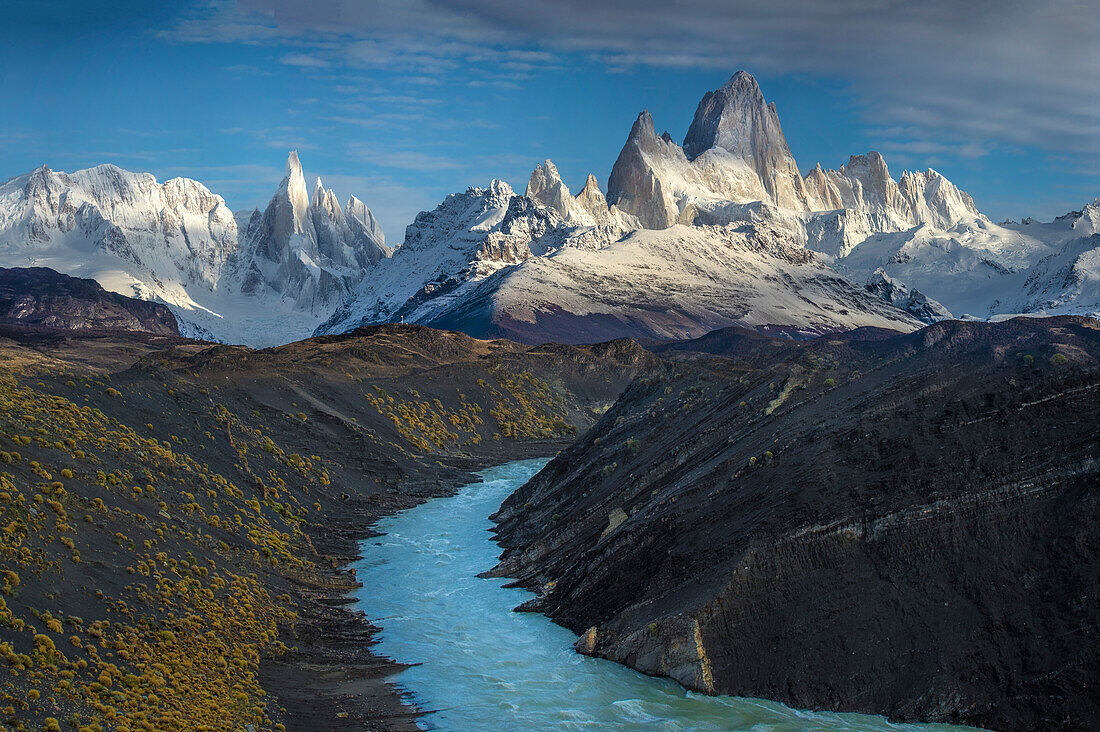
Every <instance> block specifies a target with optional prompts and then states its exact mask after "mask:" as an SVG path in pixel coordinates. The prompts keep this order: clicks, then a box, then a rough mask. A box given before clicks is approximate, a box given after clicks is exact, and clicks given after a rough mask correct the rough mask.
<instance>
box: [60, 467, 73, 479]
mask: <svg viewBox="0 0 1100 732" xmlns="http://www.w3.org/2000/svg"><path fill="white" fill-rule="evenodd" d="M61 477H62V478H66V479H68V478H71V477H73V471H71V470H69V469H68V468H62V469H61Z"/></svg>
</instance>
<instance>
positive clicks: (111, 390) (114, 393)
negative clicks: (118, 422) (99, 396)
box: [103, 386, 122, 397]
mask: <svg viewBox="0 0 1100 732" xmlns="http://www.w3.org/2000/svg"><path fill="white" fill-rule="evenodd" d="M103 393H104V394H106V395H107V396H109V397H120V396H122V392H121V391H119V390H118V389H116V388H114V387H113V386H111V387H108V388H107V391H105V392H103Z"/></svg>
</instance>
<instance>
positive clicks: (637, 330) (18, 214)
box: [0, 71, 1100, 346]
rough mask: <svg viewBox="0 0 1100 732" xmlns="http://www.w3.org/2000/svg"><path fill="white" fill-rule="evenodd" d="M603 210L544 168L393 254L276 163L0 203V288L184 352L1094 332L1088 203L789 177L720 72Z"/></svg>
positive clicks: (32, 181) (615, 185)
mask: <svg viewBox="0 0 1100 732" xmlns="http://www.w3.org/2000/svg"><path fill="white" fill-rule="evenodd" d="M606 191H607V193H606V196H605V194H604V193H603V192H602V191H601V190H600V187H599V185H598V182H597V179H596V177H595V176H594V175H589V176H588V178H587V180H586V182H585V184H584V186H583V187H582V189H581V190H580V192H579V193H577V194H576V195H573V194H572V192H571V191H570V189H569V187H568V186H566V184H565V183H564V181H563V180H562V179H561V177H560V175H559V174H558V171H557V168H556V167H555V166H554V164H553V163H552V162H551V161H550V160H547V161H545V162H543V163H541V164H539V165H538V166H536V168H535V169H534V171H533V172H532V174H531V177H530V181H529V182H528V185H527V188H526V191H525V193H524V195H522V196H521V195H518V194H517V193H516V192H515V191H514V190H513V189H512V188H511V186H509V185H508V184H507V183H505V182H503V181H499V180H495V181H493V182H492V183H491V184H490V185H488V186H486V187H484V188H481V187H472V188H469V189H468V190H467V191H465V192H464V193H457V194H453V195H450V196H448V197H447V198H446V200H444V201H443V202H442V203H441V204H440V205H439V206H438V207H437V208H436V209H435V210H433V211H426V212H422V213H421V214H419V215H418V216H417V218H416V220H415V221H414V222H413V223H412V224H410V225H409V226H408V228H407V230H406V233H405V240H404V243H403V244H402V245H401V246H399V247H397V248H396V249H391V248H389V247H387V246H386V244H385V239H384V236H383V234H382V231H381V229H380V227H379V226H378V224H377V221H376V220H375V218H374V216H373V214H372V213H371V211H370V209H368V208H367V207H366V205H365V204H363V203H362V202H360V201H359V200H358V199H356V198H355V197H351V198H350V199H349V201H348V202H347V204H346V205H345V206H344V207H343V208H341V206H340V204H339V202H338V201H337V200H336V197H335V194H333V193H332V191H328V190H326V189H325V188H324V187H323V185H322V184H321V182H320V181H319V180H318V181H317V182H316V183H315V185H314V186H313V189H312V194H310V193H309V189H308V188H307V185H306V179H305V177H304V175H303V173H302V168H301V165H300V163H299V161H298V157H297V154H296V153H291V154H290V156H289V159H288V160H287V166H286V177H285V178H284V179H283V182H282V183H281V184H280V186H279V188H278V190H277V191H276V193H275V195H274V196H273V198H272V199H271V202H270V203H269V204H268V206H267V207H266V209H265V210H264V211H259V210H256V211H252V212H247V213H238V214H236V215H234V214H232V213H230V211H229V210H228V208H227V207H226V205H225V202H224V201H223V199H222V198H221V197H220V196H217V195H215V194H213V193H211V192H210V191H209V190H207V189H206V188H205V186H203V185H202V184H201V183H198V182H196V181H192V180H187V179H182V178H177V179H173V180H170V181H167V182H165V183H157V181H156V180H155V179H154V178H153V177H152V176H151V175H148V174H143V173H130V172H127V171H123V170H121V169H119V168H116V167H114V166H111V165H103V166H98V167H96V168H91V169H89V170H84V171H78V172H76V173H73V174H64V173H54V172H52V171H50V170H49V169H48V168H45V167H43V168H40V169H38V170H35V171H32V172H31V173H29V174H27V175H24V176H21V177H18V178H14V179H11V180H9V181H8V182H7V183H5V184H3V185H0V264H2V265H6V266H47V267H52V268H54V269H58V270H60V271H62V272H65V273H67V274H72V275H76V276H81V277H91V278H94V279H96V280H98V281H99V282H100V283H101V284H102V285H103V286H104V287H106V288H107V289H109V290H112V291H115V292H119V293H121V294H126V295H131V296H136V297H140V298H144V299H150V300H156V301H159V302H162V303H164V304H167V305H168V306H169V307H171V308H172V310H173V312H174V313H175V315H176V317H177V319H178V321H179V323H180V327H181V330H182V331H183V332H184V333H186V334H190V335H195V336H200V337H205V338H210V339H217V340H222V341H228V342H237V343H246V344H248V345H253V346H265V345H272V344H275V343H280V342H285V341H289V340H293V339H297V338H301V337H305V336H307V335H310V334H311V333H316V334H326V333H340V332H344V331H348V330H351V329H354V328H356V327H359V326H361V325H369V324H376V323H384V322H396V321H401V320H403V321H405V322H415V323H421V324H426V325H432V326H435V327H439V328H450V329H455V330H461V331H464V332H466V333H469V334H471V335H475V336H479V337H497V336H506V337H510V338H515V339H518V340H521V341H526V342H542V341H549V340H557V341H563V342H590V341H597V340H605V339H609V338H616V337H624V336H630V337H642V338H657V339H669V338H671V339H678V338H692V337H697V336H700V335H702V334H704V333H706V332H708V331H710V330H713V329H715V328H719V327H723V326H727V325H743V326H749V327H753V328H757V329H759V330H763V331H773V332H784V333H788V334H792V335H800V334H801V335H814V334H820V333H827V332H833V331H839V330H847V329H850V328H854V327H859V326H879V327H885V328H891V329H895V330H902V331H908V330H912V329H914V328H916V327H919V326H920V325H921V324H923V323H928V322H934V321H936V320H941V319H945V318H952V317H956V318H967V317H972V318H979V319H991V318H992V319H997V318H1001V317H1007V316H1009V315H1013V314H1019V313H1031V314H1040V315H1042V314H1079V315H1093V316H1095V315H1097V314H1098V313H1100V200H1098V201H1096V202H1094V203H1092V204H1089V205H1086V206H1084V207H1083V208H1082V209H1081V210H1080V211H1075V212H1071V213H1069V214H1067V215H1065V216H1062V217H1059V218H1058V219H1056V220H1055V221H1053V222H1050V223H1039V222H1035V221H1033V220H1030V219H1025V220H1023V221H1022V222H1019V223H1016V222H1012V221H1006V222H1003V223H1001V224H994V223H993V222H991V221H990V220H989V219H988V218H987V217H986V216H985V215H983V214H982V213H981V212H980V211H979V210H978V209H977V207H976V206H975V205H974V202H973V200H972V199H971V197H970V196H969V195H968V194H966V193H965V192H963V191H961V190H960V189H958V188H957V187H956V186H955V185H954V184H952V183H951V182H950V181H948V180H947V179H945V178H944V177H943V176H942V175H940V174H939V173H937V172H936V171H934V170H926V171H922V172H905V173H903V174H902V175H901V177H900V178H898V179H894V178H893V177H892V176H891V174H890V171H889V169H888V167H887V165H886V161H885V160H884V159H883V157H882V156H881V155H879V154H878V153H876V152H870V153H867V154H866V155H854V156H852V157H851V158H850V159H849V160H848V162H847V163H846V164H845V165H843V166H841V167H839V168H837V169H835V170H827V169H825V168H823V167H822V166H821V165H820V164H818V165H816V166H815V167H814V168H812V169H810V170H809V171H808V172H807V173H806V174H805V175H802V174H801V173H800V169H799V167H798V165H797V163H796V161H795V160H794V157H793V155H792V154H791V151H790V147H789V145H788V144H787V141H786V138H785V136H784V134H783V130H782V127H781V125H780V122H779V115H778V112H777V110H776V108H775V105H774V104H770V103H768V102H767V101H766V100H765V98H764V96H763V94H762V92H761V90H760V88H759V86H758V85H757V83H756V80H755V79H753V77H752V76H751V75H749V74H748V73H746V72H744V71H739V72H737V73H736V74H735V75H734V76H733V77H732V78H731V79H730V80H729V81H728V82H727V83H726V84H724V85H723V86H722V87H720V88H719V89H716V90H714V91H712V92H708V93H707V94H706V95H705V96H704V97H703V99H702V100H701V101H700V103H699V105H698V108H697V109H696V111H695V115H694V118H693V119H692V122H691V125H690V127H689V129H688V132H687V134H686V135H685V138H684V140H683V143H682V144H677V143H676V142H675V141H673V139H672V137H671V136H670V135H669V134H668V133H667V132H664V133H663V134H661V135H658V134H657V133H656V129H655V126H654V121H653V119H652V117H651V116H650V115H649V113H648V112H644V111H643V112H642V113H641V114H639V115H638V118H637V120H636V121H635V123H634V125H633V127H632V129H631V130H630V133H629V135H628V137H627V140H626V143H625V144H624V146H623V148H622V151H621V152H620V154H619V156H618V159H617V160H616V161H615V164H614V166H613V168H612V170H611V174H610V177H609V179H608V184H607V188H606Z"/></svg>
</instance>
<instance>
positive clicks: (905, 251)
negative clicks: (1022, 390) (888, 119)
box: [607, 71, 1100, 318]
mask: <svg viewBox="0 0 1100 732" xmlns="http://www.w3.org/2000/svg"><path fill="white" fill-rule="evenodd" d="M607 198H608V201H609V202H610V203H611V204H613V205H614V206H616V207H618V208H619V209H621V210H622V211H624V212H627V213H629V214H632V215H634V216H636V217H637V219H638V220H639V222H640V223H641V224H642V225H643V226H644V227H646V228H651V229H663V228H666V227H669V226H672V225H674V224H677V223H680V224H692V223H694V224H707V225H716V224H725V223H736V222H751V223H760V222H765V223H767V224H768V225H770V226H773V227H776V228H778V229H783V230H785V231H787V232H788V234H789V235H790V236H791V237H792V238H794V239H795V240H798V241H800V242H802V243H803V244H804V245H806V246H807V247H809V248H810V249H813V250H814V251H816V252H818V253H820V254H822V255H823V256H824V258H825V260H826V261H828V262H829V263H831V264H832V265H833V267H834V268H836V269H837V270H838V271H839V272H841V273H844V274H846V275H848V276H849V277H851V278H852V279H854V280H856V281H859V282H865V283H867V284H868V287H869V288H870V289H871V290H872V291H875V292H879V293H882V294H883V295H884V297H885V296H886V293H887V292H888V291H889V292H892V293H894V295H892V296H891V297H890V298H888V299H889V300H890V301H891V302H897V303H900V304H905V307H907V308H908V307H909V305H908V304H907V303H908V302H909V301H908V299H907V298H908V295H905V296H904V297H902V299H901V300H898V299H897V293H898V292H905V293H909V292H910V291H912V292H917V293H923V294H922V297H923V298H926V299H928V300H929V301H930V302H932V303H935V306H933V307H930V308H927V309H926V308H924V306H923V305H919V304H916V305H913V307H916V309H917V312H918V313H919V317H922V318H926V317H948V316H949V315H950V313H954V314H955V315H958V316H962V315H970V316H972V317H980V318H988V317H993V316H997V315H999V314H1006V313H1020V312H1042V313H1051V314H1054V313H1074V314H1097V313H1100V298H1096V297H1092V296H1091V295H1090V292H1091V290H1090V288H1089V287H1087V286H1085V285H1083V284H1081V283H1084V282H1087V281H1089V277H1090V273H1092V272H1093V270H1092V269H1091V264H1090V263H1091V258H1090V257H1089V256H1087V254H1088V252H1089V251H1091V249H1090V246H1089V244H1088V242H1087V241H1084V242H1083V241H1076V242H1075V243H1073V244H1070V242H1071V241H1074V240H1076V239H1078V238H1080V237H1087V236H1089V235H1091V234H1092V233H1095V231H1096V227H1097V217H1098V213H1097V208H1096V207H1095V206H1086V207H1085V208H1084V209H1083V210H1082V211H1079V212H1073V213H1071V214H1067V215H1066V216H1063V217H1060V218H1059V219H1057V220H1056V221H1054V222H1052V223H1050V224H1039V223H1037V222H1035V221H1033V220H1025V222H1023V223H1020V224H1014V223H1012V222H1006V223H1004V224H1000V225H998V224H994V223H992V222H991V221H990V220H989V219H988V218H987V217H986V216H985V215H983V214H982V213H981V212H980V211H979V210H978V209H977V207H976V206H975V204H974V201H973V199H972V198H971V197H970V196H969V195H968V194H967V193H965V192H964V191H962V190H960V189H959V188H958V187H956V186H955V185H954V184H953V183H951V182H950V181H949V180H947V179H946V178H944V177H943V176H942V175H940V174H939V173H938V172H936V171H935V170H931V169H929V170H925V171H916V172H909V171H906V172H904V173H903V174H902V175H901V177H900V178H899V179H897V180H895V179H894V178H893V177H892V176H891V175H890V171H889V168H888V167H887V165H886V161H885V159H884V158H883V157H882V155H880V154H879V153H877V152H870V153H868V154H866V155H854V156H852V157H851V158H850V159H849V161H848V163H847V164H846V165H843V166H841V167H840V168H838V169H836V170H826V169H824V168H823V167H822V166H821V165H820V164H818V165H816V166H815V167H814V168H812V169H811V170H810V171H809V172H808V173H807V174H806V175H805V176H801V175H799V173H798V167H797V165H796V163H795V161H794V158H793V156H792V154H791V152H790V148H789V146H788V144H787V141H786V138H785V137H784V135H783V131H782V128H781V127H780V124H779V118H778V113H777V111H776V108H775V105H774V104H769V103H768V102H767V101H766V100H765V99H764V96H763V94H762V93H761V91H760V87H759V86H758V85H757V83H756V81H755V79H753V78H752V76H751V75H749V74H748V73H746V72H744V71H739V72H737V73H736V74H734V76H733V77H732V78H731V79H730V80H729V81H728V82H727V83H726V84H725V85H723V86H722V87H721V88H719V89H717V90H715V91H713V92H708V93H707V94H706V95H705V96H704V97H703V99H702V101H701V102H700V103H699V107H698V109H697V110H696V112H695V117H694V119H693V120H692V123H691V126H690V128H689V129H688V132H687V135H686V136H685V138H684V143H683V145H677V144H676V143H675V142H674V141H673V140H672V138H671V136H670V135H669V134H668V133H667V132H666V133H663V134H662V135H660V136H657V135H656V133H655V128H654V123H653V119H652V118H651V117H650V115H649V113H648V112H642V113H641V114H640V115H639V116H638V119H637V121H636V122H635V123H634V126H633V128H632V129H631V131H630V135H629V136H628V138H627V141H626V144H625V145H624V146H623V149H622V152H621V153H620V154H619V157H618V159H617V160H616V162H615V166H614V168H613V169H612V172H611V177H610V179H609V181H608V197H607ZM1051 258H1053V259H1051ZM1069 260H1072V265H1070V264H1069V263H1068V262H1069ZM1055 261H1058V262H1062V264H1061V265H1059V266H1055ZM1040 262H1042V264H1041V265H1040ZM1067 266H1068V267H1071V269H1072V272H1070V273H1069V274H1066V272H1067V270H1066V267H1067ZM1033 267H1036V268H1038V269H1037V271H1035V272H1032V271H1031V268H1033ZM1045 272H1053V273H1052V274H1049V275H1044V274H1043V273H1045ZM884 276H885V277H887V278H888V279H889V282H890V283H892V285H891V286H889V287H885V286H884V280H883V279H882V277H884ZM1063 283H1064V284H1063ZM1075 283H1076V284H1075ZM899 288H900V289H899ZM1021 289H1023V291H1024V292H1026V293H1030V295H1028V296H1027V297H1016V296H1015V294H1014V293H1016V292H1018V291H1021ZM937 301H938V302H937Z"/></svg>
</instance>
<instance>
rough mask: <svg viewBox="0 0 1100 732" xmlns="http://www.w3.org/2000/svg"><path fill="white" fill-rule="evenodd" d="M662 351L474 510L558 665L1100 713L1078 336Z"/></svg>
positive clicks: (938, 337) (946, 710) (1001, 723)
mask: <svg viewBox="0 0 1100 732" xmlns="http://www.w3.org/2000/svg"><path fill="white" fill-rule="evenodd" d="M880 336H881V334H879V333H875V332H870V333H867V334H865V335H860V336H858V337H830V336H826V337H823V338H821V339H818V340H816V341H811V342H802V343H797V342H792V341H778V340H776V341H770V340H769V339H767V338H765V337H763V336H760V335H759V334H755V333H753V334H749V333H744V332H730V333H722V334H712V335H711V336H708V337H707V338H706V339H701V340H703V341H704V342H703V343H702V344H700V347H699V350H701V351H704V352H706V353H697V354H695V355H691V354H689V353H687V351H688V350H689V349H688V348H687V347H685V346H683V345H680V346H676V347H674V348H670V347H666V349H665V350H666V354H665V355H666V356H670V357H673V358H674V359H675V360H674V361H672V362H671V363H669V365H668V366H667V367H666V369H665V371H664V373H663V374H662V375H660V376H650V377H643V378H640V379H638V380H637V381H635V383H634V384H633V385H632V386H631V387H630V388H629V389H628V390H627V391H626V392H625V393H624V394H623V396H622V397H621V398H620V399H619V401H618V402H617V404H616V405H615V406H614V407H613V408H612V409H611V410H609V411H608V412H607V414H606V415H604V417H603V419H602V420H601V421H600V422H599V423H598V424H597V425H596V427H594V428H593V429H592V430H591V431H590V432H589V433H587V434H586V435H584V436H583V437H581V438H580V439H579V440H578V441H577V442H576V443H575V444H574V445H573V446H572V447H570V448H569V449H568V450H566V451H564V452H563V453H562V454H561V455H559V456H558V457H557V458H556V459H555V460H553V461H552V462H551V463H550V464H549V465H548V466H547V467H546V468H545V469H544V470H543V471H542V472H541V473H540V474H539V475H537V476H536V477H535V478H534V479H533V480H532V481H531V482H530V483H528V484H527V485H526V486H524V487H523V488H521V489H520V490H519V491H517V492H516V493H515V494H514V495H513V496H511V497H510V498H509V499H508V500H507V501H506V502H505V504H504V505H503V506H502V508H501V511H500V512H499V513H498V514H497V515H496V519H497V521H498V522H499V526H498V532H499V539H500V541H501V543H502V544H503V546H504V547H505V549H506V550H505V552H504V555H503V558H502V562H501V564H500V566H499V567H498V568H497V569H496V570H494V573H495V574H498V575H507V576H511V577H515V578H517V581H518V583H519V584H522V585H524V586H526V587H528V588H531V589H533V590H535V591H537V592H539V593H540V596H539V597H538V598H537V599H536V600H534V601H532V602H531V603H529V604H528V606H527V607H526V608H525V609H530V610H538V611H542V612H545V613H547V614H548V615H549V616H550V617H552V618H553V619H554V620H556V621H557V622H559V623H561V624H563V625H565V626H567V627H569V628H571V629H573V630H574V631H576V632H578V633H582V634H583V636H582V639H581V640H580V641H579V642H578V649H579V650H581V651H582V652H585V653H592V654H595V655H599V656H603V657H606V658H610V659H613V660H616V661H619V662H621V663H624V664H627V665H629V666H632V667H634V668H637V669H639V670H641V671H643V672H646V673H650V674H659V675H665V676H670V677H672V678H674V679H676V680H678V681H680V682H681V683H683V684H684V685H686V686H688V687H690V688H693V689H699V690H703V691H707V692H713V693H728V694H737V695H746V696H754V697H766V698H770V699H777V700H781V701H784V702H787V703H789V704H792V705H794V706H797V707H810V708H816V709H835V710H843V711H857V712H867V713H875V714H885V715H889V716H891V717H897V718H904V719H910V720H924V721H949V722H957V723H967V724H976V725H981V726H987V727H992V728H996V729H1001V730H1032V729H1052V728H1058V729H1090V728H1095V725H1096V723H1097V720H1100V690H1098V688H1097V684H1098V680H1100V652H1098V649H1100V630H1098V629H1100V603H1098V602H1097V599H1098V598H1097V595H1098V592H1100V562H1098V561H1097V552H1098V550H1100V460H1098V458H1100V455H1098V452H1097V445H1098V444H1100V409H1098V405H1100V325H1098V324H1097V322H1096V321H1094V320H1089V319H1086V318H1075V317H1059V318H1048V319H1027V318H1019V319H1015V320H1011V321H1007V322H1003V323H996V324H989V323H962V322H954V321H945V322H942V323H937V324H935V325H931V326H929V327H927V328H924V329H923V330H920V331H917V332H915V333H911V334H908V335H900V336H893V337H880Z"/></svg>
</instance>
